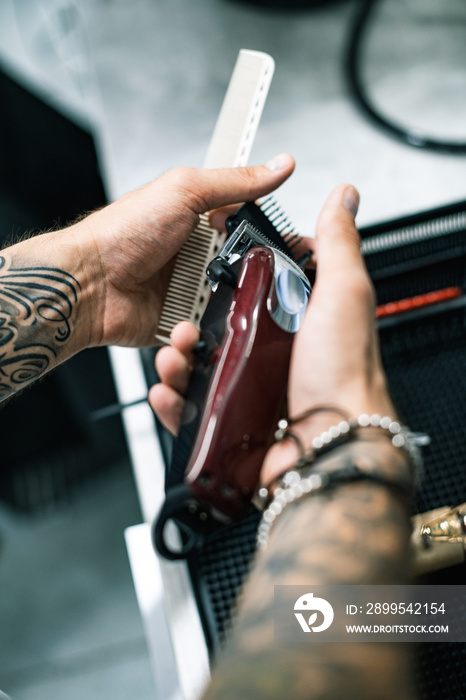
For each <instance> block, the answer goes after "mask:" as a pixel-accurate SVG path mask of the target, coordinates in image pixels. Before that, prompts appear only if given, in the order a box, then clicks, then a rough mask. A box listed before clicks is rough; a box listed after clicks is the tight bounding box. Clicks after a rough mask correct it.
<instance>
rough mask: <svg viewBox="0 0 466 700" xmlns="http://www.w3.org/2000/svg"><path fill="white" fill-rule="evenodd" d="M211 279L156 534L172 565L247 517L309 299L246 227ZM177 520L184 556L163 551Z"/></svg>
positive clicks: (214, 265) (298, 278) (293, 274)
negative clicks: (184, 537)
mask: <svg viewBox="0 0 466 700" xmlns="http://www.w3.org/2000/svg"><path fill="white" fill-rule="evenodd" d="M207 277H208V279H209V282H210V285H211V287H212V290H213V294H212V299H211V301H210V302H209V305H208V307H207V310H206V312H205V314H204V317H203V319H202V322H201V342H200V343H199V345H198V350H197V353H196V361H195V366H194V371H193V376H192V381H191V385H190V389H189V393H188V397H187V405H186V410H185V414H184V416H183V419H182V423H183V425H182V428H181V430H180V434H179V436H178V438H177V440H176V442H175V445H174V451H173V456H172V463H171V467H170V471H169V474H168V477H167V500H166V503H165V505H164V507H163V508H162V511H161V513H160V516H159V519H158V521H157V523H156V526H155V544H156V547H157V549H158V551H159V552H160V553H161V554H163V555H164V556H166V557H168V558H172V559H174V558H179V557H180V556H185V555H186V554H187V553H188V551H190V547H191V546H192V544H193V542H195V541H198V540H199V537H201V538H202V536H203V535H205V534H207V533H209V532H211V531H213V530H215V529H217V528H218V527H219V526H221V525H222V524H227V523H229V522H232V521H234V520H237V519H239V518H241V517H242V516H244V515H245V514H246V513H247V512H248V509H249V507H250V502H251V499H252V497H253V495H254V492H255V490H256V488H257V485H258V482H259V473H260V469H261V466H262V462H263V459H264V457H265V454H266V452H267V450H268V448H269V447H270V446H271V444H272V442H273V436H274V430H275V426H276V423H277V421H278V419H279V418H280V415H283V411H284V402H285V394H286V387H287V380H288V368H289V363H290V355H291V347H292V342H293V337H294V334H295V332H296V331H297V330H298V328H299V326H300V324H301V321H302V318H303V316H304V312H305V309H306V307H307V302H308V299H309V295H310V284H309V281H308V279H307V277H306V275H305V274H304V272H303V271H302V269H301V268H300V267H299V266H298V265H297V264H296V263H295V262H294V260H293V259H292V258H291V257H289V256H288V255H287V254H285V253H284V252H282V251H281V250H278V249H276V248H275V247H274V245H273V244H272V243H271V242H270V241H269V240H268V239H267V238H265V237H264V236H263V235H262V234H261V233H260V232H259V231H257V230H256V229H255V228H254V227H252V226H251V225H250V224H248V222H247V221H243V222H242V223H241V224H240V226H238V227H237V229H236V230H235V232H234V233H233V234H232V236H230V238H229V239H228V240H227V242H226V243H225V245H224V246H223V248H222V250H221V251H220V253H219V255H218V256H217V257H216V258H215V259H214V260H213V261H212V262H211V263H210V265H209V267H208V269H207ZM181 482H182V484H181ZM170 518H172V519H174V520H176V521H177V523H178V524H179V525H180V527H181V529H182V530H184V531H185V532H186V533H189V536H190V539H189V542H190V544H189V546H188V547H186V548H184V549H183V551H182V552H181V553H178V552H176V553H175V552H171V551H170V550H169V549H168V548H167V546H166V543H165V541H164V527H165V523H166V521H167V520H168V519H170Z"/></svg>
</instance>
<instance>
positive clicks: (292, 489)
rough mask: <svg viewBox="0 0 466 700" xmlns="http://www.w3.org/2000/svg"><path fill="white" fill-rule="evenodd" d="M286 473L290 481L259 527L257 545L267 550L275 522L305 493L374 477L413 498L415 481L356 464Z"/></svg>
mask: <svg viewBox="0 0 466 700" xmlns="http://www.w3.org/2000/svg"><path fill="white" fill-rule="evenodd" d="M286 476H287V477H288V485H287V486H286V488H279V489H277V490H276V491H275V495H274V498H273V500H272V502H271V503H270V504H269V506H268V507H267V508H266V510H265V511H264V513H263V515H262V519H261V522H260V524H259V528H258V530H257V546H258V548H259V549H262V550H263V549H265V548H266V547H267V542H268V539H269V535H270V531H271V529H272V525H273V524H274V522H275V520H276V518H277V517H278V516H279V515H280V513H281V512H282V511H283V510H284V508H286V506H287V505H289V504H290V503H293V502H294V501H297V500H298V499H300V498H303V497H304V496H307V495H312V494H315V493H318V492H321V491H326V490H328V489H330V488H332V487H334V486H338V485H342V484H349V483H354V482H358V481H370V482H372V483H375V484H380V485H381V486H385V487H386V488H389V489H391V490H392V491H394V492H395V493H397V494H398V495H400V496H402V497H403V498H405V499H406V501H408V502H409V501H411V499H412V496H413V488H412V486H411V484H407V483H404V482H401V481H392V480H391V479H387V478H385V477H383V476H380V475H378V474H374V473H372V472H366V471H362V470H361V469H359V467H357V466H356V465H350V466H346V467H343V468H342V469H338V470H336V471H334V472H330V473H328V472H323V473H320V474H318V473H311V474H310V475H309V476H306V477H302V476H300V475H299V473H298V472H296V471H289V472H288V473H287V475H286Z"/></svg>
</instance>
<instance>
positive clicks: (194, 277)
mask: <svg viewBox="0 0 466 700" xmlns="http://www.w3.org/2000/svg"><path fill="white" fill-rule="evenodd" d="M224 240H225V234H223V233H219V232H218V231H215V230H214V229H213V228H211V227H210V226H209V223H208V218H207V215H206V214H203V215H201V216H200V222H199V225H198V226H197V228H196V229H195V230H194V231H193V233H192V234H191V236H190V237H189V238H188V240H187V241H186V243H185V244H184V245H183V247H182V248H181V250H180V252H179V253H178V257H177V259H176V264H175V266H174V268H173V272H172V276H171V279H170V284H169V287H168V290H167V294H166V297H165V301H164V303H163V309H162V313H161V315H160V321H159V326H158V330H157V335H156V338H157V340H160V341H162V342H163V343H168V342H169V340H170V333H171V332H172V329H173V327H174V326H175V325H176V324H177V323H180V322H181V321H191V322H192V323H195V324H196V325H199V321H200V319H201V316H202V314H203V312H204V309H205V306H206V304H207V300H208V297H209V294H210V288H209V283H208V281H207V278H206V276H205V274H204V271H205V268H206V267H207V263H208V262H209V261H210V260H212V258H214V257H215V256H216V255H217V253H218V251H219V250H220V248H221V246H222V245H223V242H224Z"/></svg>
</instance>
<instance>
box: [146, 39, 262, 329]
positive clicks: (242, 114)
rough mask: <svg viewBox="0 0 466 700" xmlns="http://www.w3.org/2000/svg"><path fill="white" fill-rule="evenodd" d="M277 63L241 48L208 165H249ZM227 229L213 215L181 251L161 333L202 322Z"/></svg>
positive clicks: (164, 307) (217, 166)
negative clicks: (209, 274)
mask: <svg viewBox="0 0 466 700" xmlns="http://www.w3.org/2000/svg"><path fill="white" fill-rule="evenodd" d="M274 68H275V63H274V60H273V58H272V57H271V56H269V55H268V54H266V53H262V52H260V51H249V50H247V49H241V51H240V52H239V55H238V58H237V61H236V64H235V67H234V69H233V73H232V76H231V79H230V83H229V85H228V89H227V92H226V94H225V98H224V100H223V104H222V108H221V110H220V114H219V116H218V119H217V123H216V126H215V129H214V133H213V136H212V139H211V142H210V146H209V149H208V152H207V156H206V158H205V161H204V168H230V167H236V166H239V165H246V164H247V162H248V158H249V154H250V152H251V148H252V144H253V141H254V136H255V135H256V131H257V127H258V125H259V121H260V118H261V115H262V110H263V108H264V104H265V100H266V98H267V93H268V91H269V87H270V83H271V81H272V77H273V72H274ZM224 240H225V234H224V233H219V232H218V231H215V230H214V229H213V228H211V227H210V226H209V221H208V216H207V215H205V214H203V215H201V217H200V222H199V226H198V227H197V228H196V229H195V230H194V231H193V232H192V234H191V236H190V237H189V239H188V240H187V241H186V243H185V244H184V245H183V247H182V248H181V250H180V252H179V253H178V256H177V259H176V263H175V266H174V268H173V272H172V276H171V279H170V283H169V285H168V289H167V294H166V297H165V301H164V304H163V307H162V312H161V315H160V321H159V326H158V329H157V334H156V338H157V339H158V340H160V341H162V342H169V337H170V333H171V331H172V329H173V327H174V326H175V325H176V324H177V323H179V322H180V321H192V322H193V323H195V324H196V325H199V321H200V319H201V317H202V315H203V313H204V311H205V308H206V306H207V303H208V301H209V296H210V287H209V284H208V282H207V280H206V277H205V269H206V267H207V265H208V263H209V262H210V260H212V258H214V257H215V255H216V254H217V253H218V251H219V250H220V248H221V246H222V245H223V242H224Z"/></svg>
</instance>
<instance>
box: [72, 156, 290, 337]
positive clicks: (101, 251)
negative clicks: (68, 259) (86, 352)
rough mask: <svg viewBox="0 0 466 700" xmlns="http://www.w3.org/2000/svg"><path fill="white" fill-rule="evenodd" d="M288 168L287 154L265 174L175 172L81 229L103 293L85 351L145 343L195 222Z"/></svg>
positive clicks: (274, 182) (254, 193) (265, 187)
mask: <svg viewBox="0 0 466 700" xmlns="http://www.w3.org/2000/svg"><path fill="white" fill-rule="evenodd" d="M293 168H294V162H293V159H292V158H291V157H290V156H288V155H283V156H279V158H278V161H272V162H271V164H269V166H268V167H267V166H255V167H249V168H231V169H230V168H228V169H222V170H195V169H192V168H176V169H174V170H171V171H169V172H168V173H166V174H165V175H163V176H162V177H160V178H159V179H158V180H155V181H154V182H152V183H151V184H149V185H146V186H145V187H142V188H141V189H139V190H137V191H135V192H132V193H130V194H128V195H126V196H124V197H122V198H121V199H120V200H118V201H117V202H115V203H114V204H112V205H110V206H109V207H106V208H105V209H102V210H101V211H99V212H96V213H95V214H93V215H92V216H90V217H88V218H87V219H85V220H84V221H83V222H81V223H80V224H79V227H80V229H81V230H80V231H79V234H80V235H82V234H83V232H84V246H85V248H84V250H86V249H89V248H90V249H91V250H92V249H93V250H94V251H95V256H94V258H95V259H94V258H93V262H94V264H95V265H98V266H99V268H97V267H96V274H101V276H102V283H103V286H104V289H103V294H102V299H103V307H102V310H101V313H100V314H99V315H98V317H97V320H98V321H99V324H96V328H95V337H94V338H93V341H92V342H93V344H96V345H111V344H114V345H130V346H137V347H141V346H144V345H151V344H153V343H154V334H155V331H156V328H157V324H158V319H159V315H160V310H161V306H162V303H163V299H164V295H165V292H166V288H167V285H168V281H169V277H170V272H171V269H172V266H173V263H174V259H175V256H176V253H177V252H178V250H179V249H180V248H181V246H182V245H183V243H184V242H185V241H186V239H187V238H188V236H189V235H190V233H191V232H192V231H193V229H194V228H195V227H196V226H197V224H198V222H199V215H200V214H202V213H205V212H208V211H211V210H215V209H217V208H219V207H223V206H225V205H228V204H234V203H238V202H243V201H247V200H254V199H256V198H257V197H261V196H263V195H265V194H267V193H269V192H270V191H272V190H273V189H275V188H276V187H278V186H279V185H280V184H281V183H282V182H283V181H284V180H286V178H287V177H288V176H289V175H290V174H291V172H292V171H293Z"/></svg>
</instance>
